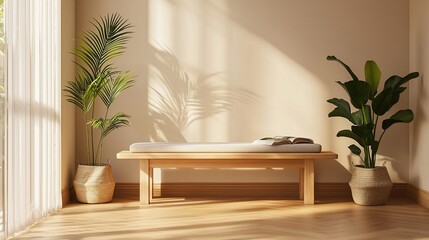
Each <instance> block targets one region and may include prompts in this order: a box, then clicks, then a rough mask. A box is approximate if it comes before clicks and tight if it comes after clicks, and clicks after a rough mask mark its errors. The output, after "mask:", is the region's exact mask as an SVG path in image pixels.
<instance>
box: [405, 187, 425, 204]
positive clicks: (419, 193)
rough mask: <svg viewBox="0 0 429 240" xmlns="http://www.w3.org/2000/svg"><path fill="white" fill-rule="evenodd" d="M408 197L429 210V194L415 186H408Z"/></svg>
mask: <svg viewBox="0 0 429 240" xmlns="http://www.w3.org/2000/svg"><path fill="white" fill-rule="evenodd" d="M407 190H408V191H407V193H408V197H409V198H411V199H412V200H414V201H416V202H417V203H418V204H420V205H422V206H423V207H425V208H428V209H429V192H427V191H425V190H423V189H420V188H417V187H415V186H413V185H408V189H407Z"/></svg>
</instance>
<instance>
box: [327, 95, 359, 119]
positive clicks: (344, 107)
mask: <svg viewBox="0 0 429 240" xmlns="http://www.w3.org/2000/svg"><path fill="white" fill-rule="evenodd" d="M328 102H329V103H332V104H334V105H335V106H337V107H336V108H335V109H334V110H332V111H331V112H330V113H329V114H328V116H329V117H343V118H346V119H348V120H349V121H350V122H351V123H353V124H356V121H355V119H354V118H353V116H352V114H351V112H350V104H349V103H348V102H347V101H346V100H344V99H339V98H332V99H329V100H328Z"/></svg>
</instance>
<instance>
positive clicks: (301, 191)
mask: <svg viewBox="0 0 429 240" xmlns="http://www.w3.org/2000/svg"><path fill="white" fill-rule="evenodd" d="M299 199H301V200H303V199H304V168H300V169H299Z"/></svg>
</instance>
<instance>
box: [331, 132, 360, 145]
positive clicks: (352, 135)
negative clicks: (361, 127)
mask: <svg viewBox="0 0 429 240" xmlns="http://www.w3.org/2000/svg"><path fill="white" fill-rule="evenodd" d="M337 137H348V138H351V139H353V140H355V141H356V142H357V143H359V145H361V146H362V147H365V142H364V140H363V139H362V138H361V137H359V136H358V135H357V134H356V133H354V132H352V131H350V130H348V129H346V130H341V131H339V132H338V133H337Z"/></svg>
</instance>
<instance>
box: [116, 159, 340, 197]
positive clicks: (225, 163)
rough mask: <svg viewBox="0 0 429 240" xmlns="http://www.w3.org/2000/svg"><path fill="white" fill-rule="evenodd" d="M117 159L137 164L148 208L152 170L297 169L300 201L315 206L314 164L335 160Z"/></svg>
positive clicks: (142, 192) (143, 195) (151, 189)
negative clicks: (317, 161) (132, 161)
mask: <svg viewBox="0 0 429 240" xmlns="http://www.w3.org/2000/svg"><path fill="white" fill-rule="evenodd" d="M116 156H117V158H118V159H135V160H140V204H141V205H144V204H150V202H151V200H152V194H153V181H152V177H153V169H154V168H197V167H204V168H299V184H300V188H299V189H300V193H299V196H300V199H303V200H304V204H314V161H315V160H322V159H337V157H338V155H337V154H336V153H333V152H327V151H325V152H320V153H222V152H216V153H212V152H210V153H204V152H192V153H191V152H177V153H175V152H174V153H173V152H168V153H167V152H166V153H143V152H130V151H122V152H119V153H118V154H117V155H116Z"/></svg>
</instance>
